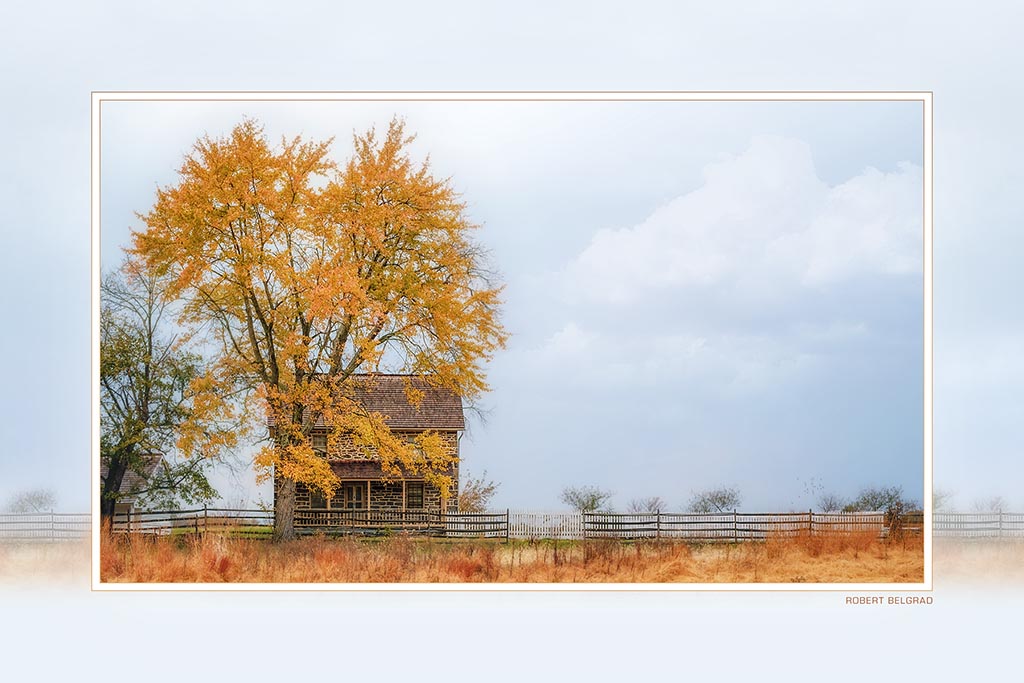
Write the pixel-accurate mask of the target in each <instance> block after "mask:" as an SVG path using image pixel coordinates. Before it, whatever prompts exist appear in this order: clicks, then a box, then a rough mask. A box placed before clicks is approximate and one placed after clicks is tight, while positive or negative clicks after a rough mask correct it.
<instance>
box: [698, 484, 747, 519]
mask: <svg viewBox="0 0 1024 683" xmlns="http://www.w3.org/2000/svg"><path fill="white" fill-rule="evenodd" d="M741 501H742V498H741V497H740V492H739V489H737V488H735V487H731V486H721V487H719V488H715V489H707V490H704V491H698V492H697V493H694V494H693V496H692V497H691V498H690V502H689V503H688V504H687V506H686V509H687V510H689V511H690V512H696V513H699V514H710V513H715V512H728V511H729V510H735V509H736V508H738V507H739V506H740V502H741Z"/></svg>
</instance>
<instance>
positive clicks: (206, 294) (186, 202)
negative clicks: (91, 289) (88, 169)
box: [133, 119, 506, 539]
mask: <svg viewBox="0 0 1024 683" xmlns="http://www.w3.org/2000/svg"><path fill="white" fill-rule="evenodd" d="M353 141H354V149H353V153H352V156H351V158H350V159H349V160H348V161H347V163H344V164H341V165H338V164H336V163H334V162H333V161H332V159H331V158H330V156H329V147H330V144H331V141H329V140H328V141H305V140H303V139H301V138H300V137H295V138H292V139H284V140H282V141H281V143H280V145H276V146H272V145H271V144H270V143H269V141H268V140H267V138H266V136H265V135H264V132H263V129H262V127H261V126H260V125H259V124H258V123H257V122H255V121H252V120H245V121H243V122H242V123H240V124H239V125H238V126H236V127H235V128H234V129H233V130H232V132H231V133H230V135H227V136H226V137H221V138H211V137H208V136H207V137H203V138H202V139H200V140H198V141H197V142H196V143H195V145H194V147H193V149H192V151H191V152H190V153H189V154H187V156H186V158H185V161H184V164H183V165H182V166H181V169H180V171H179V179H178V182H177V184H175V185H173V186H172V187H166V188H161V189H159V190H158V192H157V199H156V203H155V204H154V206H153V207H152V209H151V210H150V211H149V212H148V213H147V214H144V215H140V218H141V219H142V220H143V221H144V222H145V226H146V227H145V229H144V230H141V231H138V232H135V233H134V234H133V238H134V246H133V253H134V254H135V255H137V256H139V257H141V258H143V259H144V260H145V261H146V263H148V264H149V265H150V266H152V267H153V268H155V269H156V270H157V271H159V272H166V273H170V274H171V276H172V278H173V282H172V285H171V290H172V291H173V292H174V293H175V295H176V296H179V297H181V298H182V300H183V302H184V304H183V306H184V308H183V311H184V312H183V315H182V322H183V323H187V324H190V325H194V326H207V327H208V328H209V329H210V330H211V331H212V333H213V335H214V337H215V338H216V341H217V342H218V343H219V345H220V351H221V354H220V355H221V358H220V362H219V364H218V366H217V373H218V378H219V381H221V382H224V383H225V384H227V383H230V382H237V381H239V380H241V381H242V382H244V383H245V384H246V385H247V386H249V387H250V388H251V389H252V390H253V394H252V395H253V397H255V398H256V399H258V400H259V401H260V402H261V403H262V404H263V406H264V407H265V410H266V414H267V417H268V418H269V421H270V422H272V423H273V425H274V427H273V429H272V430H271V432H270V439H269V443H268V445H267V446H266V447H264V448H263V449H262V451H261V452H260V453H259V454H258V455H257V457H256V463H257V466H258V467H259V468H260V470H261V476H262V478H263V479H266V478H267V477H270V476H273V479H274V486H275V520H274V521H275V535H276V537H277V538H279V539H284V538H290V537H292V536H293V535H294V528H293V527H294V506H295V484H296V482H303V483H305V484H307V485H309V486H311V487H314V488H317V489H320V490H321V491H323V492H324V494H325V495H327V496H328V497H329V496H331V495H332V494H333V492H334V490H335V489H336V487H337V486H338V484H339V482H338V480H337V477H336V476H335V475H334V473H333V472H332V470H331V468H330V466H329V464H328V463H327V462H326V461H325V460H324V459H323V458H322V457H320V456H318V455H317V454H316V453H315V452H314V450H313V448H312V444H311V443H310V432H311V430H312V428H313V426H314V424H316V422H317V421H318V420H320V419H321V418H322V422H323V423H324V424H327V425H330V426H331V427H332V428H333V429H332V431H331V433H330V436H329V439H337V438H339V436H340V435H341V434H349V435H351V437H352V438H353V439H354V440H355V442H356V443H357V444H358V445H359V446H361V447H363V448H364V449H366V451H367V452H368V453H372V454H373V455H374V456H375V457H377V458H379V460H380V463H381V466H382V468H383V470H384V472H385V473H386V474H390V475H395V476H397V475H399V474H400V473H401V472H402V471H403V470H404V471H405V472H412V473H417V474H420V475H422V476H423V477H424V478H425V479H426V480H427V481H429V482H431V483H434V484H435V485H437V486H439V487H440V488H441V489H442V491H443V492H447V490H448V487H449V486H450V484H451V482H450V479H449V476H448V472H449V471H450V467H451V465H452V457H453V456H452V455H451V454H450V453H449V452H448V451H447V450H446V449H445V448H444V445H443V443H442V441H441V439H440V437H439V435H437V434H436V433H429V432H428V433H424V434H422V435H420V436H419V437H418V438H417V439H416V441H415V442H411V443H410V442H406V441H405V440H404V439H402V438H398V437H396V436H395V435H393V434H392V433H391V432H390V430H389V429H388V428H387V425H386V424H385V416H382V415H380V414H378V413H373V412H368V411H367V410H365V409H364V408H363V407H362V406H361V405H360V404H359V403H358V402H357V401H356V400H354V396H355V391H354V387H355V386H356V383H357V382H365V381H367V378H368V377H372V375H373V373H379V372H395V373H408V374H417V375H422V376H424V377H425V378H426V379H427V381H428V382H429V383H430V384H431V385H432V386H436V387H444V388H447V389H449V390H451V391H454V392H455V393H456V394H458V395H459V396H461V397H462V398H463V399H465V400H467V401H470V402H472V401H473V400H474V399H475V398H477V397H478V396H479V395H480V394H481V393H482V392H484V391H486V390H487V384H486V381H485V375H484V371H483V364H484V363H485V361H487V360H488V359H489V358H490V357H491V355H492V353H493V352H494V351H495V350H496V349H498V348H499V347H501V346H503V345H504V343H505V339H506V335H505V332H504V330H503V328H502V326H501V324H500V322H499V319H498V312H499V306H500V291H501V288H500V287H499V286H496V285H495V284H493V282H492V280H491V277H490V274H489V271H488V269H487V264H486V262H485V254H484V252H483V250H482V249H481V248H480V246H479V245H478V244H477V243H476V242H475V241H474V240H473V238H472V234H473V230H474V228H476V226H475V225H474V224H473V223H472V222H471V221H470V220H469V219H468V217H467V215H466V206H465V204H464V203H463V202H462V201H461V200H460V198H459V196H458V195H457V194H456V192H455V191H454V189H453V188H452V186H451V184H450V182H449V181H448V180H447V179H439V178H435V177H434V176H433V175H432V173H431V171H430V168H429V165H428V162H426V161H424V162H423V163H420V164H415V163H413V161H412V160H411V159H410V158H409V155H408V151H407V150H408V146H409V143H410V142H411V141H412V137H410V136H407V135H406V134H405V132H404V124H403V122H401V121H399V120H397V119H396V120H393V121H392V122H391V123H390V125H389V126H388V130H387V133H386V134H385V135H384V136H383V137H382V138H380V137H378V136H377V135H376V134H375V132H374V131H373V130H370V131H369V132H367V133H365V134H363V135H355V136H354V139H353ZM406 393H407V396H408V397H409V400H410V401H412V402H414V403H415V402H417V401H419V400H420V399H421V398H422V393H421V392H417V391H416V390H415V389H414V388H413V387H412V385H411V384H410V385H409V386H407V390H406Z"/></svg>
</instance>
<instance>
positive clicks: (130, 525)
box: [114, 505, 132, 536]
mask: <svg viewBox="0 0 1024 683" xmlns="http://www.w3.org/2000/svg"><path fill="white" fill-rule="evenodd" d="M114 517H117V514H116V513H115V514H114ZM127 517H128V535H129V536H130V535H131V533H132V508H131V506H130V505H129V506H128V515H127Z"/></svg>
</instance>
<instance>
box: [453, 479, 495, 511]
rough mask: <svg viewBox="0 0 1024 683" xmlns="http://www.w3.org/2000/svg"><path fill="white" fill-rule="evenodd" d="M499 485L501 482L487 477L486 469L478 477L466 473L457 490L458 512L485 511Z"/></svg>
mask: <svg viewBox="0 0 1024 683" xmlns="http://www.w3.org/2000/svg"><path fill="white" fill-rule="evenodd" d="M499 486H501V484H498V483H495V482H494V481H490V480H488V479H487V470H484V473H483V474H481V475H480V476H479V477H473V476H468V475H467V477H466V481H465V482H464V483H463V484H462V486H461V488H460V490H459V512H487V507H488V505H490V502H491V498H493V497H494V494H495V493H496V492H497V490H498V487H499Z"/></svg>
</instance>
